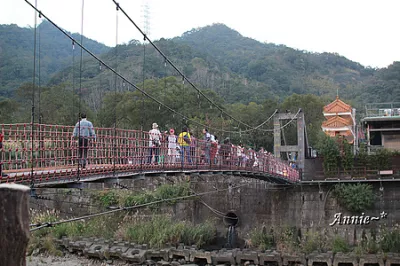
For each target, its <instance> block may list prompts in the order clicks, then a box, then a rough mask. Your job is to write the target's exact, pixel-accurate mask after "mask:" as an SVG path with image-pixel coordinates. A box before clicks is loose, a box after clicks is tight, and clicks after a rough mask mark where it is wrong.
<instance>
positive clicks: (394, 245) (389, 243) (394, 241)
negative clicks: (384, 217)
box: [380, 228, 400, 252]
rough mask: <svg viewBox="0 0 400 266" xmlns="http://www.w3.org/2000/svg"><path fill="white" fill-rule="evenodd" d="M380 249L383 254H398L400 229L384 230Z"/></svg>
mask: <svg viewBox="0 0 400 266" xmlns="http://www.w3.org/2000/svg"><path fill="white" fill-rule="evenodd" d="M380 244H381V249H382V251H384V252H399V250H400V229H399V228H394V229H392V230H391V231H389V230H387V229H384V230H383V232H382V236H381V242H380Z"/></svg>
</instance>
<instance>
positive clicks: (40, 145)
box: [38, 14, 43, 167]
mask: <svg viewBox="0 0 400 266" xmlns="http://www.w3.org/2000/svg"><path fill="white" fill-rule="evenodd" d="M39 18H41V16H40V14H39ZM40 39H41V38H40V26H38V89H39V94H38V122H39V132H38V140H39V151H38V155H39V158H42V157H41V154H42V148H43V142H42V134H41V133H42V130H41V124H42V111H41V110H40V105H41V94H42V88H41V79H40V77H41V75H40ZM39 167H42V161H40V165H39Z"/></svg>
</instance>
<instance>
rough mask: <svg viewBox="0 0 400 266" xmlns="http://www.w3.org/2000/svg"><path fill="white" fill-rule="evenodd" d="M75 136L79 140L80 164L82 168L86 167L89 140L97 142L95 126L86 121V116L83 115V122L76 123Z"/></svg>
mask: <svg viewBox="0 0 400 266" xmlns="http://www.w3.org/2000/svg"><path fill="white" fill-rule="evenodd" d="M73 136H74V138H75V139H79V164H80V165H81V166H82V168H85V167H86V162H87V154H88V146H89V139H94V140H96V133H95V132H94V128H93V124H92V122H90V121H89V120H87V119H86V114H85V113H82V114H81V121H79V122H78V123H76V125H75V128H74V133H73Z"/></svg>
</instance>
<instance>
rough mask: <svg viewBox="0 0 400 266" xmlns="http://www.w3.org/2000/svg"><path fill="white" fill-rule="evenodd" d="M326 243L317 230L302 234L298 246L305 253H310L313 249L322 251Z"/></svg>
mask: <svg viewBox="0 0 400 266" xmlns="http://www.w3.org/2000/svg"><path fill="white" fill-rule="evenodd" d="M325 246H326V243H325V241H324V239H323V236H322V235H321V233H320V232H319V231H317V232H308V233H306V234H305V235H304V237H303V239H302V241H301V243H300V247H301V251H302V252H303V253H305V254H310V253H311V252H313V251H318V252H324V251H325Z"/></svg>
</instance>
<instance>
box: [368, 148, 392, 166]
mask: <svg viewBox="0 0 400 266" xmlns="http://www.w3.org/2000/svg"><path fill="white" fill-rule="evenodd" d="M391 156H392V152H391V151H389V150H387V149H379V150H377V151H376V153H375V154H374V155H371V156H370V164H371V166H372V169H378V170H388V169H390V168H391V167H390V157H391Z"/></svg>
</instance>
